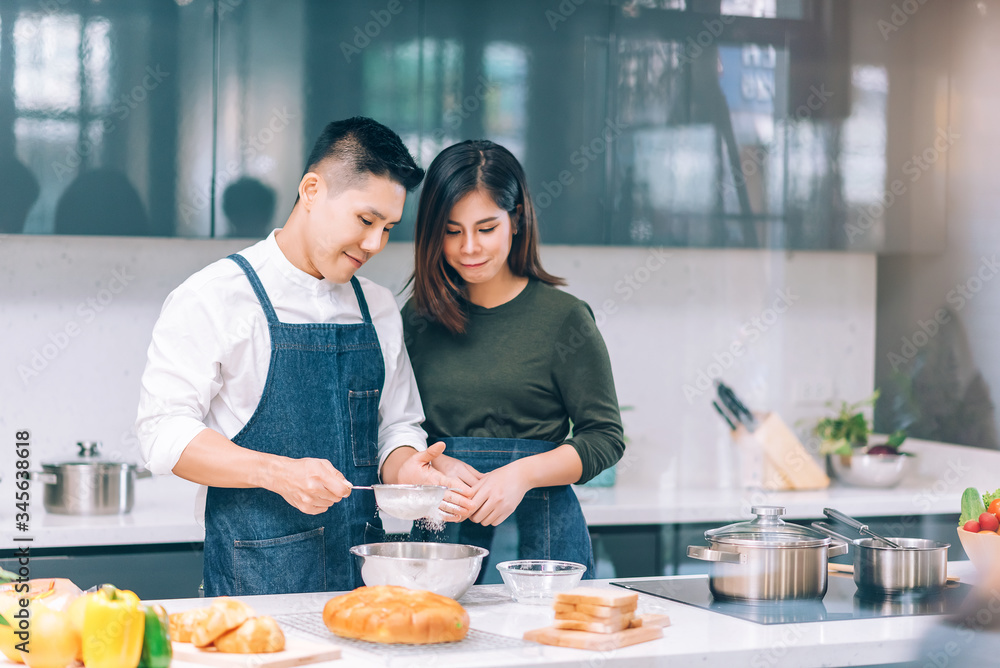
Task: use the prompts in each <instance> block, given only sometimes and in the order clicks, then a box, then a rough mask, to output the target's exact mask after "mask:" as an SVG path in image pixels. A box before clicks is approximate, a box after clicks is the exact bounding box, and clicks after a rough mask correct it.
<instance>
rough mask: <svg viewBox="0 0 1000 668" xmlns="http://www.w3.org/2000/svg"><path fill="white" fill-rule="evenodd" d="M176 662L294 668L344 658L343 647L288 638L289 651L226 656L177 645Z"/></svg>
mask: <svg viewBox="0 0 1000 668" xmlns="http://www.w3.org/2000/svg"><path fill="white" fill-rule="evenodd" d="M173 647H174V660H176V661H186V662H187V663H198V664H201V665H203V666H219V667H220V668H241V667H242V668H291V666H306V665H309V664H310V663H319V662H321V661H334V660H336V659H339V658H340V648H339V647H333V646H331V645H317V644H316V643H312V642H309V641H307V640H301V639H299V638H294V637H289V636H286V637H285V649H284V650H282V651H280V652H269V653H266V654H224V653H222V652H216V651H214V650H201V649H198V648H197V647H195V646H194V645H192V644H191V643H186V642H175V643H174V644H173Z"/></svg>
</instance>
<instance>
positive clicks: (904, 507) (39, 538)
mask: <svg viewBox="0 0 1000 668" xmlns="http://www.w3.org/2000/svg"><path fill="white" fill-rule="evenodd" d="M907 450H909V451H911V452H915V453H917V455H918V456H917V458H916V464H917V465H916V466H915V467H914V471H913V473H912V474H911V475H910V476H909V477H907V478H906V479H904V480H903V482H902V483H900V485H899V486H897V487H895V488H893V489H863V488H853V487H845V486H841V485H838V484H837V483H834V484H833V485H831V486H830V487H829V488H828V489H824V490H818V491H802V492H767V491H763V490H743V489H712V488H700V489H684V488H677V489H658V488H651V487H632V486H628V485H617V486H615V487H609V488H597V487H574V489H575V490H576V492H577V495H578V496H579V497H580V501H581V504H582V506H583V513H584V516H585V517H586V519H587V523H588V524H589V525H591V526H615V525H636V524H672V523H693V522H705V523H718V524H725V523H729V522H734V521H738V520H741V519H748V518H750V517H751V514H750V507H751V506H753V505H780V506H784V507H785V508H786V509H787V513H786V515H785V517H786V518H788V519H810V518H819V517H822V515H823V508H825V507H834V508H837V509H838V510H841V511H843V512H845V513H847V514H849V515H856V516H860V517H873V516H898V515H929V514H945V513H958V512H959V509H960V508H959V505H960V500H961V495H962V491H963V490H964V489H965V488H966V487H968V486H977V487H979V488H980V489H981V490H983V491H985V490H986V489H987V488H988V489H994V488H996V487H1000V476H998V474H997V471H1000V452H997V451H994V450H984V449H980V448H969V447H963V446H957V445H948V444H942V443H932V442H929V441H920V440H917V439H910V440H909V441H907ZM196 491H197V485H194V484H193V483H190V482H187V481H186V480H181V479H179V478H176V477H174V476H159V477H157V478H153V479H144V480H137V481H136V483H135V499H136V501H135V506H134V507H133V509H132V512H131V513H129V514H127V515H121V516H117V515H115V516H105V517H74V516H64V515H52V514H49V513H46V512H44V510H43V509H42V506H41V503H36V504H34V505H33V513H32V517H31V531H30V532H29V533H28V534H27V535H31V536H33V537H34V542H33V543H32V547H33V549H40V548H46V547H77V546H93V545H98V546H112V545H145V544H168V543H186V542H201V541H203V540H204V537H205V533H204V528H203V527H202V526H201V523H200V522H199V520H198V519H197V518H196V515H195V494H196ZM34 496H35V497H36V499H37V498H39V497H40V490H39V492H37V493H36V494H35V495H34ZM3 524H4V526H3V530H4V532H3V544H2V546H0V547H3V548H10V547H13V546H14V543H13V537H14V536H13V533H12V531H11V529H10V527H11V526H12V525H13V522H4V523H3Z"/></svg>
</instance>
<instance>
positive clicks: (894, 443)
mask: <svg viewBox="0 0 1000 668" xmlns="http://www.w3.org/2000/svg"><path fill="white" fill-rule="evenodd" d="M905 440H906V432H905V431H903V430H902V429H897V430H896V431H894V432H892V435H891V436H889V440H888V441H887V442H886V445H888V446H889V447H890V448H899V446H901V445H902V444H903V441H905Z"/></svg>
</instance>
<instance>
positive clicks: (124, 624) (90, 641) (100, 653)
mask: <svg viewBox="0 0 1000 668" xmlns="http://www.w3.org/2000/svg"><path fill="white" fill-rule="evenodd" d="M145 628H146V615H145V613H144V611H143V609H142V606H141V605H140V604H139V597H138V596H136V595H135V594H134V593H132V592H130V591H127V590H119V589H116V588H115V587H114V585H102V586H101V588H100V589H99V590H98V591H97V592H96V594H95V595H93V596H91V597H89V598H88V600H87V609H86V611H85V614H84V620H83V664H84V665H85V666H86V667H87V668H136V666H138V665H139V657H140V656H141V655H142V639H143V635H144V633H145Z"/></svg>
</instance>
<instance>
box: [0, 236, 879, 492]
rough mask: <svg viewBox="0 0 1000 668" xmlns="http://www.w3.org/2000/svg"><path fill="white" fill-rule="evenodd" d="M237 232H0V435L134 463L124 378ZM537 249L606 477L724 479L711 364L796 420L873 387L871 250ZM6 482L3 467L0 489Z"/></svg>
mask: <svg viewBox="0 0 1000 668" xmlns="http://www.w3.org/2000/svg"><path fill="white" fill-rule="evenodd" d="M248 244H249V242H247V241H246V240H238V239H237V240H234V239H228V240H217V241H215V240H213V241H209V240H185V239H141V238H129V239H126V238H100V237H94V238H80V237H13V236H8V237H0V332H2V336H0V340H2V341H3V350H4V352H3V357H2V372H0V406H2V409H0V443H8V444H11V443H13V440H14V433H15V432H16V431H17V430H21V429H27V430H30V432H31V435H32V438H31V444H32V464H33V465H34V466H35V467H37V466H38V465H39V464H40V463H41V462H42V461H51V460H58V459H63V458H66V457H70V456H72V455H73V453H74V452H75V447H74V443H75V442H76V441H78V440H100V441H103V442H104V444H105V454H108V455H113V456H115V457H118V458H122V459H125V460H131V461H137V460H138V458H139V452H138V441H137V440H136V438H135V434H134V431H133V428H132V423H133V420H134V419H135V411H136V402H137V397H138V387H139V378H140V375H141V374H142V370H143V367H144V365H145V359H146V349H147V347H148V345H149V338H150V332H151V329H152V326H153V323H154V322H155V320H156V317H157V315H158V314H159V310H160V307H161V305H162V303H163V300H164V298H165V297H166V295H167V294H168V293H169V292H170V290H172V289H173V288H174V287H176V285H177V284H179V283H180V282H181V281H183V280H184V279H185V278H186V277H187V276H188V275H190V274H191V273H193V272H194V271H197V270H198V269H200V268H201V267H203V266H205V265H206V264H208V263H210V262H212V261H214V260H216V259H218V258H220V257H224V256H225V255H227V254H229V253H231V252H233V251H235V250H239V249H240V248H243V247H245V246H247V245H248ZM542 255H543V261H544V264H545V267H546V269H547V270H548V271H549V272H551V273H554V274H556V275H559V276H563V277H565V278H566V279H567V280H568V282H569V285H568V287H567V288H566V289H567V291H568V292H571V293H572V294H574V295H576V296H578V297H580V298H581V299H584V300H586V301H587V302H588V303H589V304H590V306H591V308H592V309H593V311H594V313H595V316H596V318H597V321H598V324H599V326H600V329H601V332H602V333H603V335H604V338H605V340H606V342H607V345H608V349H609V351H610V355H611V361H612V364H613V367H614V373H615V381H616V385H617V388H618V396H619V401H620V403H621V405H622V406H623V407H627V410H625V412H624V413H623V419H624V423H625V431H626V435H627V437H628V440H629V447H628V450H627V453H626V458H625V459H624V460H623V462H622V463H621V464H619V472H618V478H619V484H654V485H664V486H680V487H685V486H704V485H709V486H727V485H730V484H734V482H735V478H736V471H735V463H734V457H733V454H734V450H733V447H732V446H731V445H730V444H729V439H728V435H727V433H726V429H725V428H724V426H723V424H722V421H721V419H720V418H719V417H718V416H717V415H716V414H715V412H714V410H713V408H712V403H711V397H712V396H713V395H714V388H713V387H712V385H711V380H712V379H713V378H715V377H717V376H721V377H722V378H724V379H725V381H726V382H727V383H728V384H729V385H731V386H732V387H733V388H734V389H735V390H736V391H737V392H738V393H739V394H741V395H742V396H743V398H744V400H745V401H746V402H747V403H748V404H749V405H750V407H751V408H753V409H756V410H763V409H767V410H777V411H778V412H779V413H780V414H781V415H782V416H783V417H784V418H785V421H786V422H787V423H788V424H790V425H796V424H799V425H800V431H802V430H804V429H805V428H806V427H807V425H808V422H807V421H806V420H807V419H813V418H815V417H816V416H818V415H819V414H821V413H823V411H824V404H825V401H826V400H827V399H829V398H832V397H843V398H845V399H850V400H856V399H860V398H863V397H865V396H867V395H868V394H870V393H871V391H872V388H873V386H874V355H875V299H876V258H875V256H874V255H871V254H856V253H844V252H831V253H823V252H810V253H787V252H784V251H762V250H700V249H698V250H696V249H673V248H669V249H665V248H614V247H601V248H596V247H579V246H572V247H571V246H548V247H544V248H543V253H542ZM411 267H412V248H411V246H410V245H409V244H407V243H395V244H391V245H390V246H388V247H387V248H386V250H384V251H383V252H382V254H380V255H378V256H376V257H375V258H374V259H373V260H372V261H371V262H370V264H369V265H368V266H367V267H366V268H365V269H364V271H363V274H364V275H366V276H368V277H369V278H371V279H373V280H374V281H376V282H378V283H381V284H382V285H385V286H387V287H389V288H391V289H392V290H393V291H395V292H398V291H399V290H400V288H401V287H402V285H403V283H404V282H405V279H406V277H407V276H408V274H409V272H410V268H411ZM400 299H402V298H401V297H400ZM8 470H9V469H7V470H5V471H4V473H7V472H8ZM9 483H10V476H8V475H4V476H3V481H2V483H0V494H6V491H5V490H9V489H10V488H9V487H8V485H9Z"/></svg>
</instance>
